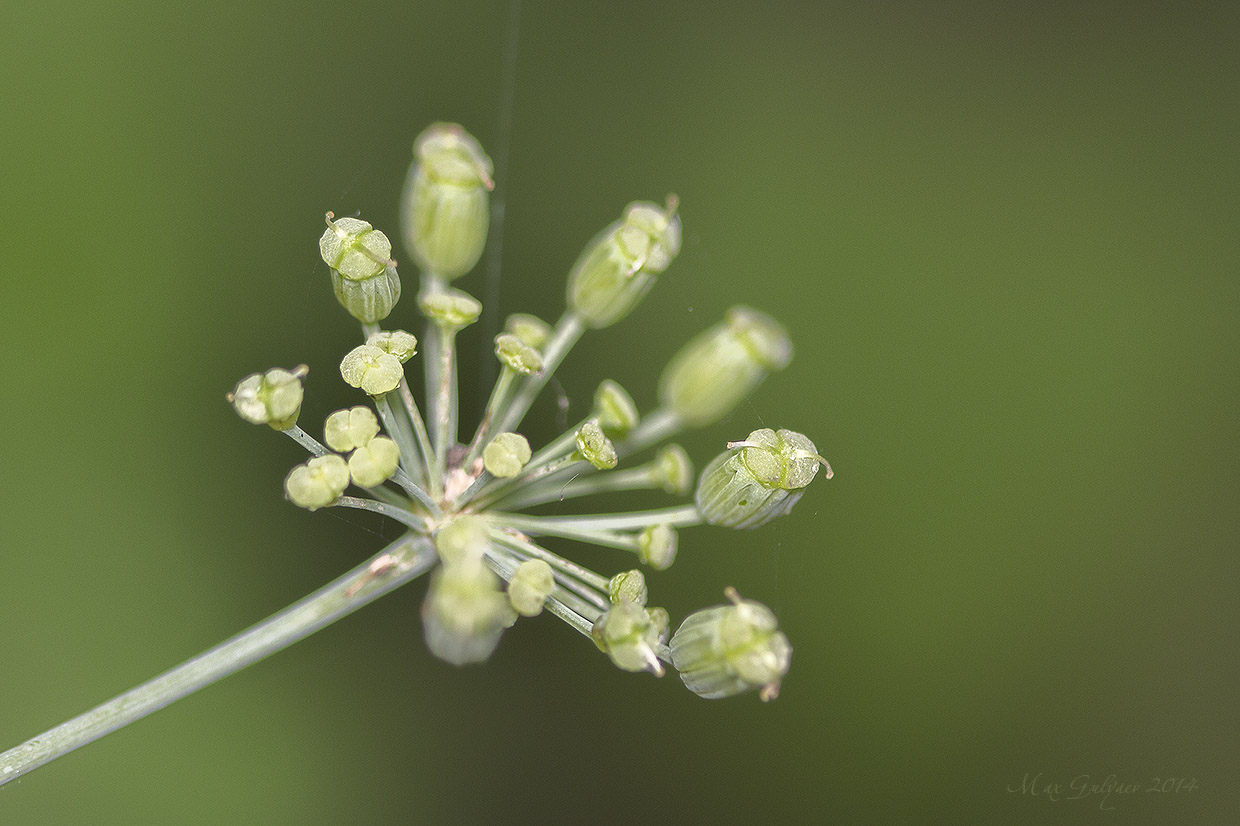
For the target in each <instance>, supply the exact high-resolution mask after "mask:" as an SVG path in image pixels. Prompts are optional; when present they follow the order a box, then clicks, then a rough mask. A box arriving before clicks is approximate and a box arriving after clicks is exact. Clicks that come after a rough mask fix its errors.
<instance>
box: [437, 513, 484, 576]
mask: <svg viewBox="0 0 1240 826" xmlns="http://www.w3.org/2000/svg"><path fill="white" fill-rule="evenodd" d="M490 546H491V537H490V534H489V533H488V531H487V522H486V520H485V519H483V518H482V517H481V516H458V517H457V518H456V519H453V520H452V521H451V522H449V523H448V524H446V525H444V526H443V527H442V528H440V529H439V531H438V532H437V533H436V534H435V550H436V551H438V552H439V558H440V559H442V560H443V561H444V563H445V564H452V563H456V562H463V561H466V560H480V559H482V556H483V554H485V553H486V551H487V548H489V547H490Z"/></svg>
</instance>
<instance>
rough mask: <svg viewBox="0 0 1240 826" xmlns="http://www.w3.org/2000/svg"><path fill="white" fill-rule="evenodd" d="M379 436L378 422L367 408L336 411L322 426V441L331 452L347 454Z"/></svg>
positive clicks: (358, 407)
mask: <svg viewBox="0 0 1240 826" xmlns="http://www.w3.org/2000/svg"><path fill="white" fill-rule="evenodd" d="M377 435H379V420H378V419H376V418H375V414H374V413H372V412H371V410H370V408H369V407H363V406H361V405H358V406H357V407H350V408H349V409H348V410H337V411H336V412H335V413H333V414H331V415H330V416H328V417H327V423H326V424H325V425H323V441H325V442H327V446H328V447H330V448H331V449H332V450H336V451H339V452H341V453H348V452H349V451H350V450H353V449H354V448H359V447H361V446H362V445H364V444H367V443H368V442H369V441H370V440H371V439H373V438H374V437H375V436H377Z"/></svg>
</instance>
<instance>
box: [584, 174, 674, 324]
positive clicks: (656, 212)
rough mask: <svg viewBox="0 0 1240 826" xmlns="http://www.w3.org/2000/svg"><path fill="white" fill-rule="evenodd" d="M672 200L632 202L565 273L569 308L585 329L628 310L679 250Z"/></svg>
mask: <svg viewBox="0 0 1240 826" xmlns="http://www.w3.org/2000/svg"><path fill="white" fill-rule="evenodd" d="M676 204H677V201H676V198H675V196H669V197H668V203H667V206H666V207H660V206H658V205H657V204H652V203H650V202H648V201H635V202H634V203H631V204H629V205H628V207H627V208H626V209H625V210H624V216H623V217H622V218H621V219H620V220H619V221H616V222H615V223H614V224H611V225H610V226H608V227H607V228H606V229H604V230H603V231H602V232H600V233H599V234H598V235H596V236H595V237H594V239H593V240H591V241H590V243H589V244H587V245H586V248H585V250H584V251H583V252H582V253H581V256H580V257H579V258H578V259H577V263H575V264H574V265H573V269H572V271H571V272H570V273H569V276H568V306H569V308H570V309H571V310H573V311H574V312H575V313H577V315H578V316H580V317H581V319H582V320H583V321H584V322H585V323H586V325H587V326H589V327H594V328H600V327H610V326H611V325H612V324H615V323H616V322H617V321H619V320H620V319H622V318H624V317H625V316H626V315H628V314H629V312H630V311H632V309H633V308H634V307H635V306H637V303H638V302H639V301H641V299H642V297H643V296H645V295H646V293H647V292H648V291H649V290H650V288H651V287H652V286H654V282H655V278H656V277H657V276H658V275H659V273H661V272H663V271H664V270H666V269H667V267H668V265H669V264H671V263H672V259H673V258H675V257H676V253H678V252H679V251H680V218H679V217H678V216H677V215H676Z"/></svg>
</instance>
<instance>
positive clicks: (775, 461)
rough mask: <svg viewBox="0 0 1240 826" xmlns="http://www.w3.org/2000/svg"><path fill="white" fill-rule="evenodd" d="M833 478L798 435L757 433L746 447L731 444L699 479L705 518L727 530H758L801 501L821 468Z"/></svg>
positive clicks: (813, 449)
mask: <svg viewBox="0 0 1240 826" xmlns="http://www.w3.org/2000/svg"><path fill="white" fill-rule="evenodd" d="M820 464H821V465H822V466H823V467H825V468H826V478H828V479H830V478H831V476H832V471H831V466H830V465H828V464H827V460H826V459H823V458H822V457H821V456H819V455H818V449H817V448H816V447H814V443H813V442H811V441H810V440H809V439H808V438H806V437H805V436H803V435H801V434H800V433H794V432H793V431H791V430H780V431H779V432H778V433H777V432H776V431H774V430H771V429H770V428H762V429H761V430H755V431H754V432H752V433H750V434H749V437H748V438H747V439H745V441H743V442H729V443H728V451H727V452H725V453H721V454H720V455H719V456H717V457H715V459H714V460H712V461H711V463H710V464H709V465H707V466H706V469H705V470H703V471H702V475H701V476H700V477H699V478H698V486H697V494H696V496H695V500H696V502H697V507H698V511H699V512H700V513H701V514H702V518H703V519H704V520H706V521H707V522H708V523H710V524H712V525H721V526H723V527H725V528H756V527H758V526H759V525H765V524H766V523H767V522H770V521H771V520H772V519H775V518H777V517H780V516H783V515H784V514H785V513H787V512H788V511H790V510H792V506H793V505H795V504H796V503H797V502H798V501H800V499H801V496H802V494H804V492H805V486H806V485H808V484H809V483H810V482H811V481H813V478H814V476H815V475H816V474H817V473H818V466H819V465H820Z"/></svg>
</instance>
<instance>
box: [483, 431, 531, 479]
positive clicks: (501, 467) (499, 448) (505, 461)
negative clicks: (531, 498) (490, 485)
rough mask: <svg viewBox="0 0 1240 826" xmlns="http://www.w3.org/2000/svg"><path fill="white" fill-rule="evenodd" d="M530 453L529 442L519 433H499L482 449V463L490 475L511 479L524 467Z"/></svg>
mask: <svg viewBox="0 0 1240 826" xmlns="http://www.w3.org/2000/svg"><path fill="white" fill-rule="evenodd" d="M530 455H531V452H530V443H529V442H528V441H527V440H526V438H525V437H524V436H522V435H521V434H520V433H500V434H499V435H497V436H496V437H495V438H494V439H492V440H491V443H490V444H488V445H487V446H486V448H485V449H484V450H483V451H482V464H483V467H485V468H486V469H487V473H490V474H491V475H492V476H495V477H497V478H499V479H511V478H512V477H513V476H516V475H518V474H519V473H521V471H522V470H523V469H524V468H525V465H526V463H527V462H529V460H530Z"/></svg>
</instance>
